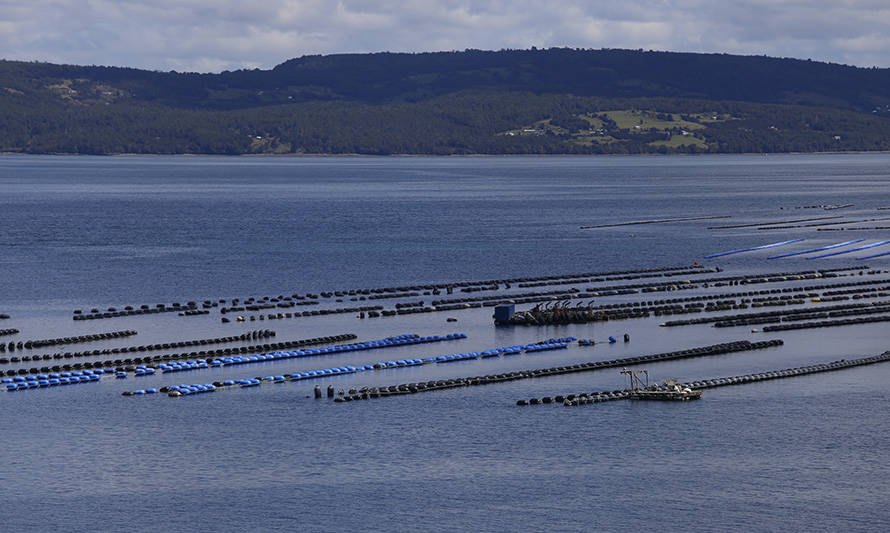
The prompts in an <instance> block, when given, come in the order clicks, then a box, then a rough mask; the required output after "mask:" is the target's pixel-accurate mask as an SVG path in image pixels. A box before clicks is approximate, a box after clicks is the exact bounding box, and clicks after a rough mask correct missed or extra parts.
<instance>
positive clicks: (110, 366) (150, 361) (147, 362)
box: [0, 333, 357, 376]
mask: <svg viewBox="0 0 890 533" xmlns="http://www.w3.org/2000/svg"><path fill="white" fill-rule="evenodd" d="M356 338H357V336H356V335H355V334H353V333H343V334H340V335H329V336H325V337H314V338H311V339H299V340H293V341H284V342H276V343H272V344H262V345H252V346H240V347H237V348H221V349H219V350H212V351H209V352H208V351H201V352H186V353H170V354H163V355H151V356H145V357H133V358H127V359H114V360H106V361H85V362H78V363H71V364H64V365H53V366H51V367H47V366H44V367H42V368H30V369H28V368H18V369H10V370H6V371H5V374H6V375H7V376H15V375H19V376H23V375H27V374H36V373H39V372H43V373H46V372H60V371H71V370H80V369H89V368H101V369H103V370H108V371H117V372H135V370H136V366H135V365H139V364H142V365H143V366H150V367H151V368H157V364H156V363H159V362H163V361H176V360H183V359H194V358H196V357H201V356H205V355H217V356H218V355H232V354H246V353H251V352H272V351H274V350H285V349H292V348H300V347H304V346H314V345H318V344H332V343H335V342H343V341H347V340H353V339H356ZM3 374H4V372H3V371H2V370H0V375H3Z"/></svg>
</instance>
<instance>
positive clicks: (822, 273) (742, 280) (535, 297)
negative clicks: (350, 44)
mask: <svg viewBox="0 0 890 533" xmlns="http://www.w3.org/2000/svg"><path fill="white" fill-rule="evenodd" d="M849 270H858V271H861V272H865V270H864V269H859V268H856V267H846V268H839V269H834V270H819V271H804V272H793V273H782V274H766V276H769V277H768V278H761V277H750V276H732V277H719V278H710V279H705V280H698V281H700V282H702V285H701V286H705V287H708V286H709V285H708V283H709V282H711V283H713V286H715V287H723V286H732V285H749V284H762V283H778V282H786V281H800V280H802V279H803V280H807V279H820V278H833V277H838V276H837V274H834V272H835V271H849ZM881 273H883V272H882V271H874V270H869V271H868V275H877V274H881ZM736 282H738V283H736ZM887 282H888V280H886V279H881V280H870V281H857V282H847V283H837V284H821V285H811V286H807V287H796V288H784V289H764V290H760V291H746V292H735V293H731V294H717V295H702V296H695V297H690V298H675V299H670V300H659V301H658V302H648V303H649V306H650V307H651V306H653V305H657V306H663V305H664V304H665V303H675V302H688V301H700V300H715V299H722V298H729V297H739V296H753V295H764V294H775V293H779V292H801V291H807V290H816V289H824V288H836V287H848V286H857V285H866V284H879V283H887ZM697 288H700V285H699V284H692V283H691V282H689V281H683V282H673V283H665V284H657V285H652V284H633V285H618V286H608V287H597V288H587V289H585V291H586V292H582V291H581V290H580V289H577V288H571V289H565V290H555V291H541V292H530V293H513V294H503V295H492V296H477V297H466V298H446V299H437V300H433V301H432V303H431V305H428V306H425V305H423V303H424V302H423V301H420V302H419V303H416V304H414V305H405V304H401V307H400V304H396V306H395V307H396V308H395V309H389V310H373V311H368V312H367V315H366V314H365V313H364V312H362V313H361V314H360V315H358V316H357V318H361V319H363V318H365V317H366V316H367V318H378V317H392V316H399V315H409V314H418V313H435V312H446V311H461V310H464V309H478V308H482V307H495V306H498V305H503V304H526V303H541V302H552V301H558V300H560V297H563V299H584V298H594V297H606V296H620V295H629V294H638V293H639V292H640V291H639V290H637V289H642V292H644V293H648V292H662V291H676V290H690V289H697ZM807 296H808V297H811V296H812V297H815V296H817V295H807ZM579 305H580V304H579ZM763 305H784V304H779V303H775V304H770V303H763ZM761 306H762V305H758V302H755V304H754V305H753V307H761ZM621 307H640V305H639V303H625V304H607V305H601V306H598V308H599V309H612V308H621ZM745 307H746V306H744V305H743V306H742V308H745ZM379 309H382V307H381V308H379ZM731 309H735V307H731ZM355 310H357V309H353V311H355ZM720 310H725V309H720ZM342 311H344V310H341V309H336V310H325V309H319V310H314V311H304V312H302V313H300V312H294V313H269V314H268V315H248V316H247V317H239V322H240V321H244V320H249V321H255V320H257V319H259V320H266V319H268V320H276V319H284V318H298V317H301V316H303V317H308V316H319V315H326V314H334V313H336V312H342ZM650 311H652V312H654V313H655V314H656V316H659V313H660V312H665V313H666V314H672V313H675V314H679V313H682V312H683V310H682V309H681V308H677V307H672V308H670V309H650ZM706 311H710V309H706ZM641 316H648V315H641ZM602 318H603V317H595V318H594V320H600V319H602ZM619 318H638V316H627V317H618V316H615V317H612V319H613V320H614V319H619ZM223 322H230V320H229V319H228V318H223ZM582 322H583V321H582ZM513 323H514V324H521V323H523V322H521V321H518V320H517V321H515V322H513Z"/></svg>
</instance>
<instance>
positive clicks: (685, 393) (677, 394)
mask: <svg viewBox="0 0 890 533" xmlns="http://www.w3.org/2000/svg"><path fill="white" fill-rule="evenodd" d="M701 395H702V391H700V390H679V391H674V390H654V391H652V390H640V391H635V392H632V393H630V395H629V396H628V399H629V400H658V401H665V402H685V401H689V400H700V399H701Z"/></svg>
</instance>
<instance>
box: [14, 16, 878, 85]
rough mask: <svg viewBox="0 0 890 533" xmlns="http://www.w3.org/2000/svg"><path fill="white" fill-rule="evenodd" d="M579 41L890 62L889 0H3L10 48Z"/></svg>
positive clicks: (136, 54) (213, 51) (101, 51)
mask: <svg viewBox="0 0 890 533" xmlns="http://www.w3.org/2000/svg"><path fill="white" fill-rule="evenodd" d="M531 46H537V47H538V48H547V47H552V46H569V47H580V48H643V49H647V50H648V49H652V50H672V51H685V52H727V53H734V54H764V55H770V56H779V57H797V58H802V59H808V58H809V59H814V60H819V61H831V62H836V63H845V64H851V65H858V66H865V67H868V66H879V67H888V66H890V3H888V2H886V0H832V1H825V0H783V1H781V2H777V1H775V0H636V1H631V0H624V1H622V0H602V1H579V0H567V1H562V2H560V1H558V0H550V1H543V0H512V1H501V0H487V1H486V0H438V1H433V0H413V1H412V2H397V1H394V0H364V1H357V0H339V1H337V0H264V1H263V2H244V1H243V0H239V1H234V0H31V1H30V2H21V1H8V0H0V57H3V58H5V59H19V60H39V61H49V62H53V63H72V64H81V65H116V66H130V67H137V68H147V69H154V70H178V71H198V72H218V71H221V70H224V69H230V70H231V69H237V68H270V67H272V66H274V65H276V64H278V63H280V62H282V61H284V60H286V59H290V58H292V57H297V56H301V55H306V54H332V53H348V52H379V51H391V52H421V51H438V50H463V49H465V48H479V49H485V50H497V49H501V48H528V47H531Z"/></svg>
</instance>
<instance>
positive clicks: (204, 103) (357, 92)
mask: <svg viewBox="0 0 890 533" xmlns="http://www.w3.org/2000/svg"><path fill="white" fill-rule="evenodd" d="M511 105H512V106H514V107H513V108H511V107H510V106H511ZM771 106H772V107H771ZM470 110H472V113H473V115H472V116H469V115H468V113H469V112H470ZM606 112H609V113H611V115H605V114H603V113H606ZM630 112H644V113H646V114H645V115H639V116H637V115H629V114H628V113H630ZM681 114H682V115H684V116H685V117H686V118H685V119H682V124H681V117H680V115H681ZM658 115H660V117H661V118H660V119H658V118H656V117H657V116H658ZM631 116H633V117H635V118H633V120H634V121H635V123H634V124H631V123H629V122H627V120H630V118H628V117H631ZM716 116H721V117H724V118H721V119H720V120H716V119H707V118H706V117H716ZM696 117H697V118H696ZM771 117H776V118H781V117H785V118H784V119H783V120H784V123H783V124H781V125H780V124H772V123H771V122H770V118H771ZM791 117H797V118H791ZM888 117H890V69H878V68H858V67H852V66H846V65H837V64H831V63H821V62H816V61H809V60H799V59H786V58H771V57H763V56H736V55H728V54H695V53H676V52H653V51H648V52H646V51H642V50H620V49H603V50H582V49H570V48H551V49H543V50H537V49H531V50H502V51H482V50H465V51H462V52H429V53H415V54H410V53H387V52H382V53H373V54H337V55H327V56H304V57H299V58H295V59H291V60H288V61H285V62H283V63H281V64H280V65H277V66H276V67H274V68H272V69H269V70H260V69H254V70H237V71H224V72H221V73H216V74H198V73H178V72H155V71H147V70H139V69H132V68H120V67H97V66H74V65H54V64H47V63H28V62H16V61H0V150H3V151H13V152H16V151H18V152H39V153H43V152H65V153H71V152H73V153H120V152H122V151H135V152H137V153H185V152H197V153H233V154H234V153H315V152H316V151H319V150H320V151H322V152H324V153H646V152H660V153H665V152H667V153H672V152H675V151H703V152H715V151H716V152H726V151H730V152H737V151H790V150H794V151H811V150H834V149H838V150H854V149H855V150H886V149H890V143H888V142H887V139H888V137H890V135H888V131H890V129H888V126H887V121H888V120H890V118H888ZM616 118H617V119H618V120H615V119H616ZM798 118H799V119H800V120H797V119H798ZM381 121H382V122H383V123H385V124H386V126H385V127H381V126H380V123H381ZM752 121H753V122H752ZM421 122H422V123H421ZM772 122H781V121H776V120H773V121H772ZM375 124H376V125H375ZM699 126H700V127H699ZM730 130H732V131H730ZM739 132H741V133H739ZM790 132H794V135H791V133H790ZM746 133H752V135H745V134H746ZM418 134H421V135H424V136H426V137H427V138H426V140H425V141H423V142H421V141H418V140H417V139H416V137H417V135H418ZM369 135H370V136H372V137H373V136H374V135H376V136H377V138H378V140H377V141H374V139H373V138H372V137H369ZM777 135H778V137H777ZM742 138H747V140H744V141H743V140H740V139H742ZM754 138H757V141H753V140H752V139H754ZM696 139H697V140H696ZM764 139H765V141H764V142H761V141H763V140H764ZM257 141H260V142H257ZM683 141H689V142H686V143H684V142H683ZM681 147H682V148H681Z"/></svg>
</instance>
